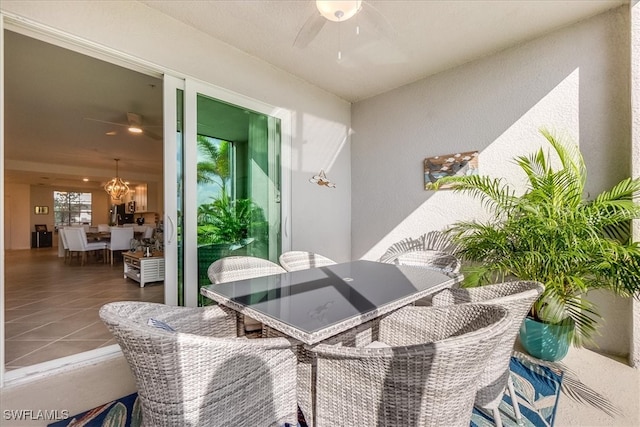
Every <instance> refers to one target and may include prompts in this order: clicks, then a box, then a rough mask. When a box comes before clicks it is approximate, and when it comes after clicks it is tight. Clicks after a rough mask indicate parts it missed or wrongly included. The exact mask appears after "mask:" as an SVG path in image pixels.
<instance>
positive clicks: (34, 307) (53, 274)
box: [4, 248, 164, 370]
mask: <svg viewBox="0 0 640 427" xmlns="http://www.w3.org/2000/svg"><path fill="white" fill-rule="evenodd" d="M116 260H118V258H116ZM5 267H6V271H5V345H4V348H5V350H4V351H5V361H6V369H7V370H12V369H17V368H20V367H24V366H29V365H32V364H35V363H40V362H45V361H48V360H52V359H56V358H59V357H64V356H69V355H71V354H75V353H80V352H83V351H88V350H93V349H96V348H99V347H104V346H107V345H111V344H115V341H114V340H113V338H112V335H111V334H110V333H109V331H108V330H107V328H106V327H105V326H104V325H103V324H102V321H100V318H99V317H98V309H99V308H100V307H101V306H102V305H103V304H105V303H107V302H110V301H121V300H136V301H137V300H139V301H152V302H163V301H164V286H163V282H156V283H148V284H145V287H144V288H140V286H139V285H138V283H136V282H134V281H133V280H131V279H124V278H123V265H122V259H121V258H119V262H116V263H115V264H114V265H113V267H112V266H111V265H110V264H104V263H102V262H101V261H97V260H96V259H95V258H89V261H88V263H86V264H85V265H83V266H80V262H79V261H78V259H74V260H72V261H71V262H70V261H68V260H67V262H66V263H65V261H64V259H63V258H59V257H58V251H57V248H40V249H28V250H17V251H7V252H6V253H5Z"/></svg>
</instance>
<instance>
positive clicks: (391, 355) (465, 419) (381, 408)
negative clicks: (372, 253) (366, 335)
mask: <svg viewBox="0 0 640 427" xmlns="http://www.w3.org/2000/svg"><path fill="white" fill-rule="evenodd" d="M510 323H511V322H510V318H509V316H508V313H507V310H506V309H504V308H503V307H499V306H488V305H472V304H468V305H459V306H458V305H455V306H448V307H415V306H409V307H404V308H401V309H399V310H397V311H396V312H394V313H392V314H390V315H388V316H386V317H384V318H382V319H381V320H380V325H379V332H378V333H379V342H378V343H377V345H376V346H370V347H348V346H344V345H328V344H319V345H317V346H315V347H307V349H308V351H309V352H310V353H311V354H313V356H314V357H315V359H316V360H315V363H316V366H317V367H316V373H315V375H314V376H315V388H314V390H313V392H312V394H315V397H314V398H313V399H314V402H315V405H314V406H315V408H313V409H312V411H311V412H312V414H313V415H312V417H313V419H314V423H313V424H314V425H315V427H323V426H331V427H333V426H344V427H349V426H353V427H355V426H403V427H404V426H464V427H468V426H469V423H470V420H471V414H472V411H473V402H474V397H475V390H476V384H477V382H478V378H479V376H480V374H481V373H482V371H483V369H484V364H485V362H486V359H487V356H488V355H489V354H490V353H491V352H492V351H493V349H494V347H495V346H496V345H497V343H498V342H499V340H500V339H501V337H502V335H503V334H504V333H505V331H506V330H507V329H508V328H509V327H510ZM308 412H309V411H308ZM305 415H307V414H305Z"/></svg>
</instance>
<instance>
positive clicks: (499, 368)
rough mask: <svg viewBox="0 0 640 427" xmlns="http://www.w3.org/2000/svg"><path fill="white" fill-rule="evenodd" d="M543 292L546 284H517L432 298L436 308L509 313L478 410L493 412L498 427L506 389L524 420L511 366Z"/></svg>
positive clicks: (490, 360) (451, 291)
mask: <svg viewBox="0 0 640 427" xmlns="http://www.w3.org/2000/svg"><path fill="white" fill-rule="evenodd" d="M542 292H544V285H543V284H542V283H539V282H529V281H513V282H504V283H496V284H493V285H487V286H481V287H477V288H458V289H444V290H442V291H440V292H438V293H436V294H435V295H434V296H433V298H432V304H433V306H446V305H449V304H462V305H465V304H486V305H499V306H502V307H504V308H506V309H507V310H508V312H509V317H510V319H511V326H510V328H509V329H508V330H507V332H506V333H505V334H504V335H503V337H502V338H501V340H500V343H499V344H498V345H497V346H496V348H495V349H494V350H493V352H492V353H491V355H490V357H489V358H488V363H487V364H486V367H485V368H484V372H483V373H482V375H481V376H480V382H479V383H478V390H477V393H476V397H475V405H476V406H477V407H480V408H484V409H487V410H491V411H492V413H493V419H494V421H495V424H496V426H497V427H501V426H502V418H501V417H500V411H499V410H498V406H499V405H500V402H502V396H503V394H504V392H505V389H508V390H509V396H510V397H511V402H512V405H513V410H514V413H515V416H516V418H517V419H518V420H521V419H522V415H521V413H520V408H519V406H518V398H517V396H516V393H515V391H514V387H513V380H512V379H511V371H510V370H509V363H510V361H511V355H512V353H513V347H514V344H515V341H516V337H517V335H518V331H519V330H520V325H521V324H522V321H523V320H524V318H525V316H526V315H527V313H528V312H529V310H530V309H531V306H532V305H533V303H534V302H535V301H536V299H538V297H539V296H540V294H541V293H542Z"/></svg>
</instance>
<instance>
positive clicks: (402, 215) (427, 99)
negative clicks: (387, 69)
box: [352, 7, 631, 354]
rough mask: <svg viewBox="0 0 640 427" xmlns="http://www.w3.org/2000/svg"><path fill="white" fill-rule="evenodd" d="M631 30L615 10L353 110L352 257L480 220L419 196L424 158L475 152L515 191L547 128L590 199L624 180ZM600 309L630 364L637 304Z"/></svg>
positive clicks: (466, 209) (611, 345)
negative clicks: (573, 147) (569, 145)
mask: <svg viewBox="0 0 640 427" xmlns="http://www.w3.org/2000/svg"><path fill="white" fill-rule="evenodd" d="M628 19H629V14H628V8H627V7H622V8H618V9H615V10H613V11H611V12H608V13H605V14H602V15H599V16H597V17H594V18H592V19H589V20H587V21H584V22H581V23H578V24H576V25H573V26H571V27H568V28H565V29H561V30H559V31H557V32H555V33H551V34H549V35H546V36H544V37H541V38H539V39H536V40H532V41H530V42H528V43H524V44H521V45H518V46H515V47H512V48H510V49H508V50H505V51H503V52H500V53H497V54H495V55H492V56H490V57H486V58H484V59H481V60H478V61H475V62H472V63H468V64H466V65H463V66H460V67H458V68H455V69H452V70H450V71H446V72H443V73H440V74H438V75H434V76H431V77H429V78H426V79H424V80H421V81H418V82H415V83H413V84H410V85H407V86H405V87H401V88H399V89H397V90H394V91H391V92H388V93H385V94H382V95H380V96H377V97H375V98H372V99H369V100H365V101H362V102H359V103H357V104H354V105H353V107H352V126H353V136H352V187H353V198H352V218H353V220H352V233H353V234H352V236H353V237H352V257H353V258H354V259H355V258H365V259H376V258H378V257H379V256H380V255H381V254H382V253H383V252H384V251H385V250H386V248H387V247H388V246H389V245H390V244H392V243H394V242H396V241H398V240H401V239H403V238H405V237H408V236H414V237H415V236H419V235H421V234H423V233H425V232H428V231H430V230H436V229H442V228H444V227H446V226H447V225H448V224H451V223H453V222H455V221H456V220H459V219H463V218H471V217H477V216H482V210H481V208H480V206H479V205H478V204H477V203H476V202H474V201H472V200H470V198H469V197H468V196H463V195H454V194H453V193H452V192H448V191H446V190H445V191H439V192H432V191H425V190H424V189H423V188H424V187H423V160H424V158H425V157H430V156H436V155H441V154H449V153H456V152H460V151H473V150H478V151H480V160H479V161H480V164H479V168H480V173H482V174H489V175H491V176H502V177H505V178H506V179H508V180H509V181H511V182H512V183H518V182H521V181H522V179H523V178H524V176H522V175H520V174H521V172H520V171H519V169H518V167H517V166H515V165H514V164H513V163H512V162H511V159H512V158H513V157H514V156H516V155H522V154H528V153H530V152H532V151H533V150H534V148H537V147H538V146H539V145H540V144H541V143H542V142H543V141H544V139H543V137H542V136H541V135H540V134H539V132H538V129H539V128H541V127H547V128H548V129H550V130H556V131H557V133H559V134H565V135H567V136H568V137H571V138H573V139H574V140H576V141H578V140H579V144H580V147H581V151H582V153H583V155H584V157H585V161H586V163H587V168H588V171H589V177H588V181H587V190H588V192H589V193H590V194H591V195H596V194H597V193H599V192H601V191H602V190H605V189H607V188H609V187H610V186H612V185H614V184H615V183H617V182H618V181H620V180H621V179H623V178H625V177H627V176H629V174H630V167H629V160H628V159H629V152H630V136H629V131H628V130H629V125H630V114H629V108H628V102H626V101H625V100H628V99H629V53H628V51H629V37H628V35H629V30H628V28H629V25H628ZM372 183H375V186H372V185H371V184H372ZM597 298H598V300H602V301H603V302H604V304H603V305H602V306H601V307H600V308H601V312H602V314H603V315H604V316H605V318H606V319H607V323H606V325H605V328H604V329H603V336H602V337H601V338H600V339H598V344H599V345H600V348H601V350H603V351H607V352H611V353H616V354H628V352H629V338H628V337H629V328H630V322H629V320H628V319H629V313H630V309H631V308H630V307H631V301H630V300H619V299H617V300H615V301H614V300H613V299H612V298H611V297H609V296H608V295H605V296H603V297H597Z"/></svg>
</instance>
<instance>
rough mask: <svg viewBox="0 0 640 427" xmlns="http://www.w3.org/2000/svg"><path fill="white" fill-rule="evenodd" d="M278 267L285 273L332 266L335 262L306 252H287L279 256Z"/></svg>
mask: <svg viewBox="0 0 640 427" xmlns="http://www.w3.org/2000/svg"><path fill="white" fill-rule="evenodd" d="M279 261H280V265H281V266H282V267H284V269H285V270H287V271H296V270H306V269H308V268H314V267H324V266H326V265H333V264H335V263H336V262H335V261H334V260H332V259H329V258H327V257H325V256H323V255H320V254H316V253H313V252H306V251H289V252H285V253H283V254H282V255H280V259H279Z"/></svg>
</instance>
